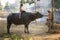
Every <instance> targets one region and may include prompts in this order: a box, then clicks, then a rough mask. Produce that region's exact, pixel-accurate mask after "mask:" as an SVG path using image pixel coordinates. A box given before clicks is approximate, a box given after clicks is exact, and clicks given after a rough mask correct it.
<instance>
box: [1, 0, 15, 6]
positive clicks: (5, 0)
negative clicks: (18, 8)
mask: <svg viewBox="0 0 60 40" xmlns="http://www.w3.org/2000/svg"><path fill="white" fill-rule="evenodd" d="M0 1H1V3H2V5H3V6H5V4H6V2H7V1H8V2H9V3H11V4H12V3H15V0H0Z"/></svg>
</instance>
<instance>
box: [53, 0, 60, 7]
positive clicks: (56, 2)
mask: <svg viewBox="0 0 60 40" xmlns="http://www.w3.org/2000/svg"><path fill="white" fill-rule="evenodd" d="M54 7H56V8H60V0H54Z"/></svg>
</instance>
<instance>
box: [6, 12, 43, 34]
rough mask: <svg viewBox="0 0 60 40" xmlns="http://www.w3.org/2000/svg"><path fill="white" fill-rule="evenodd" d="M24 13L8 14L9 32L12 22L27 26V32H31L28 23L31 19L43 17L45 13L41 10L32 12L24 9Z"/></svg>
mask: <svg viewBox="0 0 60 40" xmlns="http://www.w3.org/2000/svg"><path fill="white" fill-rule="evenodd" d="M21 13H22V15H21V16H20V13H11V14H9V15H8V17H7V33H8V34H10V31H9V30H10V27H11V24H15V25H22V24H23V25H24V26H25V30H24V32H25V33H29V30H28V25H29V23H30V22H31V21H34V20H35V19H37V18H42V17H43V15H42V14H41V13H39V12H36V13H30V12H25V11H22V12H21Z"/></svg>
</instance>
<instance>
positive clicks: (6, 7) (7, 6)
mask: <svg viewBox="0 0 60 40" xmlns="http://www.w3.org/2000/svg"><path fill="white" fill-rule="evenodd" d="M4 9H5V10H6V11H10V9H9V2H7V3H6V5H5V8H4Z"/></svg>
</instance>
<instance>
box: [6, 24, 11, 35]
mask: <svg viewBox="0 0 60 40" xmlns="http://www.w3.org/2000/svg"><path fill="white" fill-rule="evenodd" d="M10 26H11V24H7V33H8V34H10Z"/></svg>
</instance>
